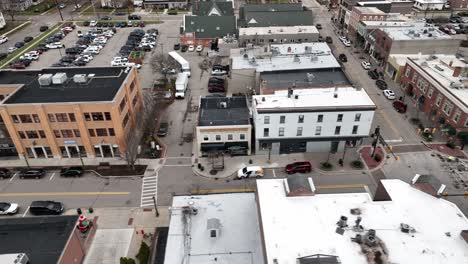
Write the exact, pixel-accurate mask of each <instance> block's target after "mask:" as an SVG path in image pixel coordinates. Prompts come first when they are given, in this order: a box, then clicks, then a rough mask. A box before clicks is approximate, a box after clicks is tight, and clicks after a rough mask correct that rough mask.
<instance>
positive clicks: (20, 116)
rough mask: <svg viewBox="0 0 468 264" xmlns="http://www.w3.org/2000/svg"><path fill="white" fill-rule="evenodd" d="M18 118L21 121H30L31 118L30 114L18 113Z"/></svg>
mask: <svg viewBox="0 0 468 264" xmlns="http://www.w3.org/2000/svg"><path fill="white" fill-rule="evenodd" d="M19 119H20V120H21V123H32V122H33V121H32V118H31V115H19Z"/></svg>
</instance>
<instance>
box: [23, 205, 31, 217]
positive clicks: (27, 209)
mask: <svg viewBox="0 0 468 264" xmlns="http://www.w3.org/2000/svg"><path fill="white" fill-rule="evenodd" d="M29 207H30V206H28V208H26V211H25V212H24V214H23V217H25V216H26V214H27V213H28V212H29Z"/></svg>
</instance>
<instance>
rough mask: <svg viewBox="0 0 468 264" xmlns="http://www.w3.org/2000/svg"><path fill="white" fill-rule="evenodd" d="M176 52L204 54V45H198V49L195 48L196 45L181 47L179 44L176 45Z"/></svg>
mask: <svg viewBox="0 0 468 264" xmlns="http://www.w3.org/2000/svg"><path fill="white" fill-rule="evenodd" d="M174 50H180V51H181V52H186V51H189V52H194V51H196V52H202V51H203V45H197V47H195V45H180V44H179V43H177V44H174Z"/></svg>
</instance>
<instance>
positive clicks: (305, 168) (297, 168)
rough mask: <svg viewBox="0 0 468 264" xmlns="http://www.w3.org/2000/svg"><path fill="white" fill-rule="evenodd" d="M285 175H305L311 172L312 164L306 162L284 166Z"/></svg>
mask: <svg viewBox="0 0 468 264" xmlns="http://www.w3.org/2000/svg"><path fill="white" fill-rule="evenodd" d="M284 170H285V172H286V173H287V174H294V173H297V172H300V173H306V172H311V171H312V164H310V162H308V161H299V162H294V163H291V164H288V165H286V167H285V168H284Z"/></svg>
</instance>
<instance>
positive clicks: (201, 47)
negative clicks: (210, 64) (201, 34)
mask: <svg viewBox="0 0 468 264" xmlns="http://www.w3.org/2000/svg"><path fill="white" fill-rule="evenodd" d="M195 51H196V52H202V51H203V45H198V46H197V48H196V49H195Z"/></svg>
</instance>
